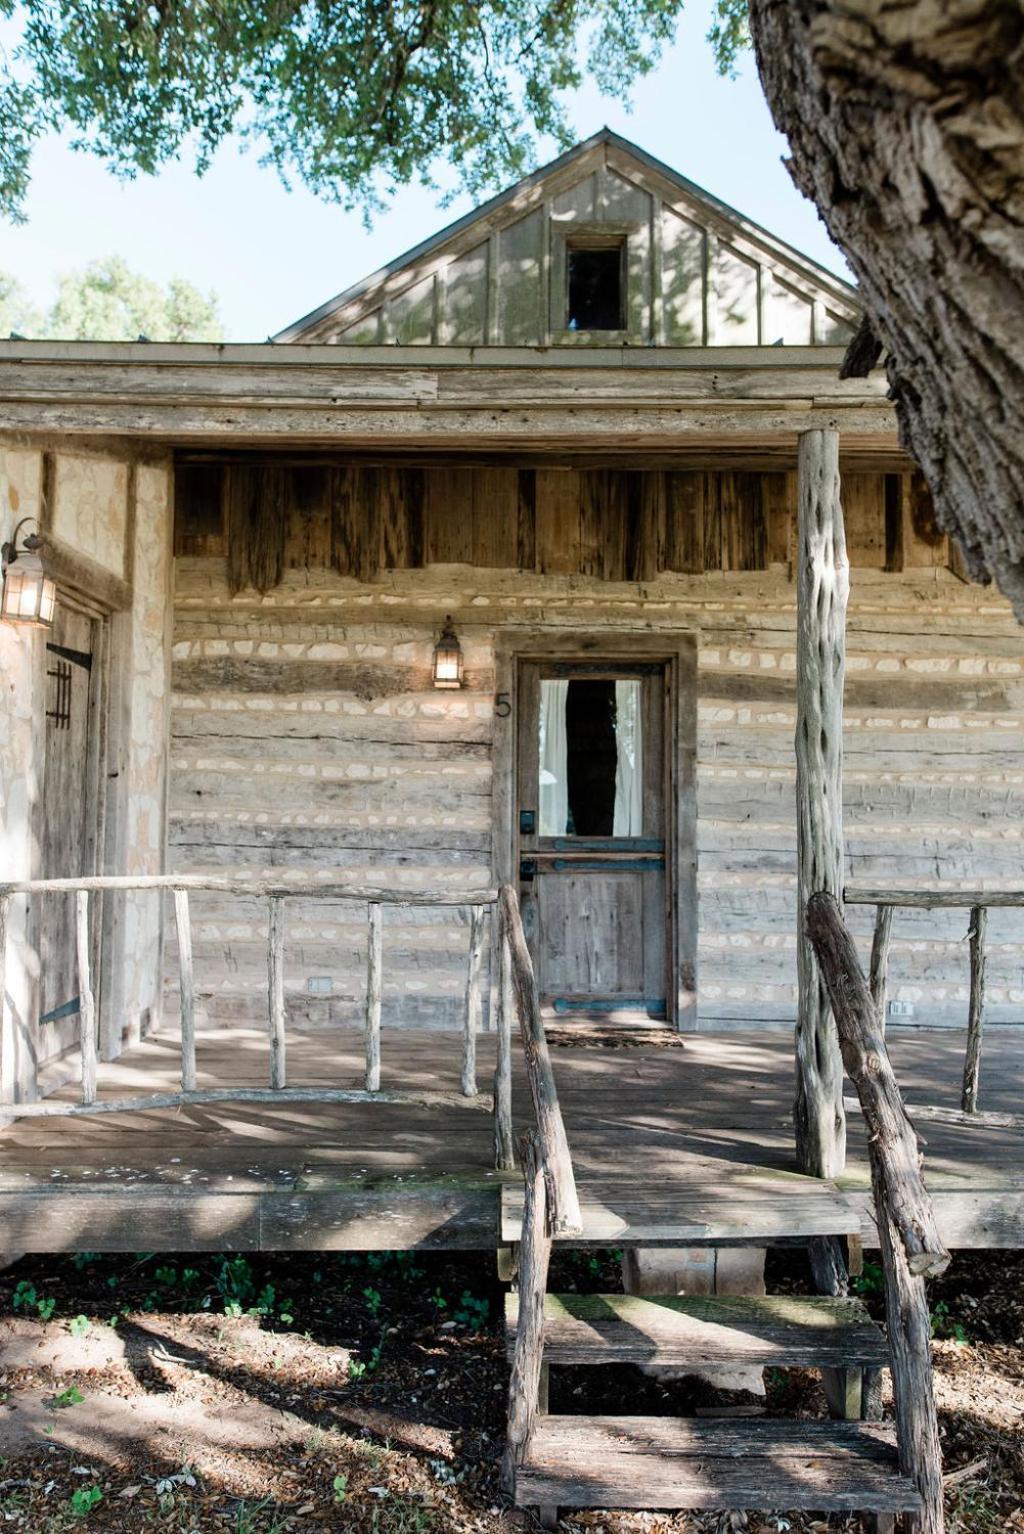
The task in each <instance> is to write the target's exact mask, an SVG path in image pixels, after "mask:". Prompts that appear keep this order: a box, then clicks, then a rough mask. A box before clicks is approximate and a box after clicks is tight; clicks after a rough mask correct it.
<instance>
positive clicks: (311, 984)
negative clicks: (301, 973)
mask: <svg viewBox="0 0 1024 1534" xmlns="http://www.w3.org/2000/svg"><path fill="white" fill-rule="evenodd" d="M333 990H334V981H333V980H332V979H331V977H330V975H310V977H309V979H308V980H307V981H306V991H307V993H308V994H309V995H310V996H329V995H330V994H331V992H332V991H333Z"/></svg>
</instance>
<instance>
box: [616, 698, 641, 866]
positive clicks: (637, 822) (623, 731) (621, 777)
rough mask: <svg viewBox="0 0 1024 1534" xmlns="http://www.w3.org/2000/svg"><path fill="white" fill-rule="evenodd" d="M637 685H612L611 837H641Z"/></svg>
mask: <svg viewBox="0 0 1024 1534" xmlns="http://www.w3.org/2000/svg"><path fill="white" fill-rule="evenodd" d="M641 686H642V684H641V683H640V682H636V681H632V682H616V683H615V752H616V763H615V820H614V825H613V829H612V835H613V836H640V835H641V834H642V832H643V818H644V801H643V787H644V767H643V741H642V739H641V728H640V692H641Z"/></svg>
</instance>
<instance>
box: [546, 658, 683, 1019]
mask: <svg viewBox="0 0 1024 1534" xmlns="http://www.w3.org/2000/svg"><path fill="white" fill-rule="evenodd" d="M517 712H518V721H519V727H518V733H519V738H518V742H517V757H518V768H517V776H518V794H517V803H518V810H517V813H518V832H519V846H518V851H519V887H520V899H521V901H522V907H523V920H524V926H525V928H526V933H527V937H528V939H529V942H530V946H531V951H532V954H533V961H534V965H535V967H536V971H537V981H538V985H539V987H540V993H541V1001H542V1005H543V1007H544V1010H545V1011H546V1012H547V1013H548V1014H550V1015H553V1016H556V1017H561V1018H565V1019H567V1020H568V1019H573V1018H577V1019H582V1018H586V1019H595V1020H601V1021H611V1022H621V1023H630V1022H633V1023H649V1022H651V1021H652V1020H655V1021H662V1020H664V1019H666V1018H667V1017H668V1015H669V985H668V942H667V933H668V920H667V912H668V899H669V870H668V869H667V867H666V856H665V849H666V821H667V816H666V797H667V785H668V783H669V780H670V774H669V771H668V763H667V761H666V741H667V737H668V731H667V729H666V720H667V691H666V668H665V666H664V665H663V664H661V663H659V662H651V663H650V664H639V665H635V666H629V665H624V664H618V663H615V664H610V663H602V662H600V661H598V660H589V659H588V660H586V661H582V662H578V663H577V662H574V661H564V662H562V661H552V662H546V661H543V660H523V661H521V662H520V668H519V685H518V710H517Z"/></svg>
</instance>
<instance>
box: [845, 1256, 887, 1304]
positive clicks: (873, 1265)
mask: <svg viewBox="0 0 1024 1534" xmlns="http://www.w3.org/2000/svg"><path fill="white" fill-rule="evenodd" d="M850 1288H851V1289H852V1290H853V1292H854V1294H859V1295H862V1296H864V1297H865V1298H867V1297H868V1296H869V1295H874V1294H882V1293H884V1290H885V1274H884V1273H883V1272H882V1264H881V1263H880V1262H865V1264H864V1271H863V1272H862V1273H859V1274H858V1275H857V1276H856V1278H852V1279H851V1280H850Z"/></svg>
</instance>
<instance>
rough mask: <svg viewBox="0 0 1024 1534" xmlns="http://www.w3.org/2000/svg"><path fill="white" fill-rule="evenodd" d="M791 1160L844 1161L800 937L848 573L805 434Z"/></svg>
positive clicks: (828, 761) (831, 1067) (825, 460)
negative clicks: (794, 1148) (793, 1145)
mask: <svg viewBox="0 0 1024 1534" xmlns="http://www.w3.org/2000/svg"><path fill="white" fill-rule="evenodd" d="M797 495H798V519H797V536H798V546H799V556H798V557H799V570H798V574H797V639H796V687H797V723H796V802H797V897H798V902H799V905H798V913H799V914H798V930H797V983H798V988H799V998H798V1004H797V1024H796V1104H795V1107H794V1123H795V1127H796V1141H797V1154H798V1156H799V1159H800V1165H801V1167H802V1168H803V1170H804V1171H805V1172H807V1173H809V1174H810V1175H811V1176H813V1177H833V1176H835V1174H836V1173H837V1172H840V1171H842V1169H843V1165H844V1162H845V1160H846V1119H845V1116H844V1113H843V1070H842V1062H841V1060H840V1058H839V1047H838V1044H837V1042H836V1035H835V1030H834V1028H833V1026H832V1015H831V1009H830V1007H829V1001H828V995H827V993H826V990H825V986H824V984H823V982H822V978H821V975H820V973H819V970H818V964H817V960H816V959H815V956H814V952H813V950H812V948H811V945H810V943H809V942H808V940H807V936H806V934H805V932H804V930H803V913H804V908H805V907H806V904H807V900H808V898H809V896H810V895H811V894H812V893H813V892H814V891H815V890H830V891H831V892H832V893H833V894H834V895H835V896H836V898H837V899H838V898H839V896H840V894H841V891H842V884H843V680H844V676H845V670H846V604H847V599H848V596H849V588H850V570H849V564H848V562H847V558H846V538H845V535H844V530H843V512H842V507H841V505H840V500H839V433H838V432H835V431H808V432H804V433H803V435H802V436H801V437H800V443H799V454H798V459H797Z"/></svg>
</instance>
